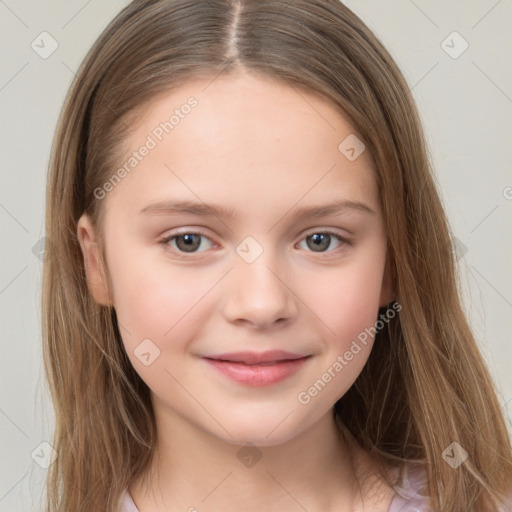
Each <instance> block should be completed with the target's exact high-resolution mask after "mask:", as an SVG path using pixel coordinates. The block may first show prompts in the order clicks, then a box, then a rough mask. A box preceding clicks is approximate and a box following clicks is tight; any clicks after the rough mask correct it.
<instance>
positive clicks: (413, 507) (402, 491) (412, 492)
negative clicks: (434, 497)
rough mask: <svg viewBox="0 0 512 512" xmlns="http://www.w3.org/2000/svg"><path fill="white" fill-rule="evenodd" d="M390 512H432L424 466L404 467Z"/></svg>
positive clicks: (396, 486) (395, 487)
mask: <svg viewBox="0 0 512 512" xmlns="http://www.w3.org/2000/svg"><path fill="white" fill-rule="evenodd" d="M394 490H395V493H396V494H395V496H394V497H393V500H392V501H391V506H390V507H389V511H388V512H399V511H400V512H430V511H431V505H430V499H429V496H428V494H427V472H426V470H425V469H424V468H423V467H422V466H418V465H407V464H406V465H404V466H403V467H402V469H401V471H400V478H399V481H398V483H397V484H396V485H395V486H394Z"/></svg>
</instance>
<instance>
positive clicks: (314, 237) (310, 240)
mask: <svg viewBox="0 0 512 512" xmlns="http://www.w3.org/2000/svg"><path fill="white" fill-rule="evenodd" d="M333 239H336V240H337V241H338V242H339V243H340V244H339V245H344V244H346V245H350V244H349V241H348V240H346V239H345V238H343V237H341V236H340V235H338V234H337V233H334V232H332V231H320V232H318V233H311V234H310V235H307V236H306V237H305V238H304V241H305V242H306V245H307V246H308V248H310V249H312V250H313V251H312V252H330V251H325V250H324V249H327V248H328V247H329V246H330V245H331V241H332V240H333Z"/></svg>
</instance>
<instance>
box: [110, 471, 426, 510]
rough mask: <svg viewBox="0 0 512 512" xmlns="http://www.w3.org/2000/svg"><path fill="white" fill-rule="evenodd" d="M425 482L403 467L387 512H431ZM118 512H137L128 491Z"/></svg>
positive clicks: (423, 475)
mask: <svg viewBox="0 0 512 512" xmlns="http://www.w3.org/2000/svg"><path fill="white" fill-rule="evenodd" d="M425 482H426V472H425V471H424V470H421V469H418V468H413V467H412V466H411V467H410V468H407V467H405V468H404V471H403V472H402V479H401V481H400V482H399V484H398V485H397V486H395V491H396V494H395V496H394V497H393V500H392V501H391V505H390V507H389V509H388V512H431V509H430V500H429V499H428V497H427V496H423V495H422V494H421V491H422V488H423V486H424V484H425ZM119 512H139V509H138V508H137V507H136V506H135V503H134V502H133V500H132V498H131V496H130V494H129V493H128V491H125V492H124V494H123V496H122V499H121V506H120V508H119Z"/></svg>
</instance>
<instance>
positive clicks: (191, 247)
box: [176, 234, 200, 252]
mask: <svg viewBox="0 0 512 512" xmlns="http://www.w3.org/2000/svg"><path fill="white" fill-rule="evenodd" d="M194 237H196V238H197V239H196V240H194ZM180 241H182V243H180ZM176 245H177V246H178V247H179V248H180V250H183V249H184V250H185V251H186V252H193V251H195V250H196V249H197V248H198V247H199V245H200V241H199V237H198V235H194V234H188V235H181V236H179V237H177V238H176Z"/></svg>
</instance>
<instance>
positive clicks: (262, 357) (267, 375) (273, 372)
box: [202, 351, 311, 387]
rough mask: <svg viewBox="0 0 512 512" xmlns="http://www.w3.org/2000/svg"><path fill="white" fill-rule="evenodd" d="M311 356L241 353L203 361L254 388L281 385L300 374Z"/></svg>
mask: <svg viewBox="0 0 512 512" xmlns="http://www.w3.org/2000/svg"><path fill="white" fill-rule="evenodd" d="M310 357H311V355H301V354H294V353H291V352H284V351H268V352H262V353H258V352H238V353H230V354H219V355H214V356H203V358H202V359H203V360H204V361H206V362H207V363H208V365H209V366H211V367H213V368H214V369H216V370H217V371H219V372H220V373H222V374H223V375H224V376H226V377H228V378H230V379H231V380H234V381H236V382H239V383H241V384H245V385H248V386H253V387H261V386H269V385H272V384H276V383H278V382H281V381H283V380H285V379H287V378H288V377H291V376H292V375H293V374H295V373H296V372H298V371H299V370H300V369H301V368H302V367H303V366H304V364H305V363H306V361H307V360H308V359H309V358H310Z"/></svg>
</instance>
